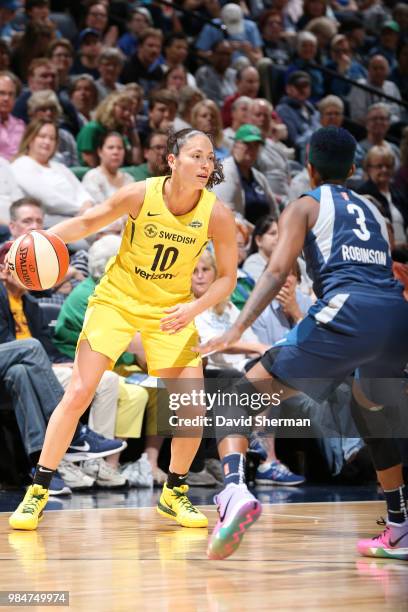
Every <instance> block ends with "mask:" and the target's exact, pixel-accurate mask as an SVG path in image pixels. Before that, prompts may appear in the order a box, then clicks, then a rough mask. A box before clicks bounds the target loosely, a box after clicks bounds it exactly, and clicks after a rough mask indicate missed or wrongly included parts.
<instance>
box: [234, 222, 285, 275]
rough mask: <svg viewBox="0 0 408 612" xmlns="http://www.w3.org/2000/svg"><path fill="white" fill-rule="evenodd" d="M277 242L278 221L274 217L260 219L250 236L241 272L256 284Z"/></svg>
mask: <svg viewBox="0 0 408 612" xmlns="http://www.w3.org/2000/svg"><path fill="white" fill-rule="evenodd" d="M277 242H278V221H277V218H276V217H275V216H274V215H266V216H264V217H260V218H259V219H258V221H257V223H256V224H255V228H254V230H253V232H252V236H251V244H250V246H249V249H248V254H247V257H246V259H245V261H244V263H243V266H242V268H243V270H244V271H245V272H246V273H247V274H248V275H249V276H250V277H251V278H253V279H254V281H255V282H257V281H258V280H259V278H260V276H261V274H262V273H263V271H264V270H265V267H266V264H267V263H268V261H269V258H270V256H271V253H272V251H273V249H274V247H275V246H276V244H277Z"/></svg>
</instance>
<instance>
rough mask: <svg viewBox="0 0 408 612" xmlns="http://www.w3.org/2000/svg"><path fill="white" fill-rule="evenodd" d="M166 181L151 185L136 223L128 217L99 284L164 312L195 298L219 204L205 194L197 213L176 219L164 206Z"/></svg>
mask: <svg viewBox="0 0 408 612" xmlns="http://www.w3.org/2000/svg"><path fill="white" fill-rule="evenodd" d="M165 179H166V177H164V176H160V177H154V178H148V179H147V180H146V193H145V198H144V201H143V204H142V208H141V210H140V213H139V215H138V216H137V217H136V218H134V217H132V216H131V215H129V217H128V220H127V223H126V228H125V231H124V234H123V238H122V243H121V246H120V249H119V253H118V255H117V256H116V258H115V260H114V262H113V264H112V265H111V266H110V267H109V269H108V270H107V273H106V274H105V276H104V278H103V279H102V281H101V283H100V285H105V287H104V288H105V289H106V283H108V284H109V287H110V288H115V287H116V288H117V289H119V290H120V292H121V293H126V295H128V296H129V297H130V298H134V299H136V300H137V301H139V302H140V303H142V304H152V305H155V306H162V307H166V306H173V305H175V304H177V303H179V302H186V301H189V300H191V299H192V292H191V277H192V274H193V271H194V267H195V264H196V262H197V260H198V258H199V257H200V255H201V253H202V252H203V250H204V248H205V246H206V244H207V242H208V224H209V220H210V216H211V212H212V209H213V206H214V202H215V199H216V196H215V195H214V194H213V193H210V192H209V191H207V189H203V190H202V192H201V197H200V199H199V201H198V203H197V205H196V206H195V207H194V208H193V210H191V211H190V212H188V213H186V214H185V215H180V216H175V215H173V214H172V213H171V212H170V211H169V209H168V208H167V207H166V205H165V203H164V199H163V185H164V181H165ZM97 294H98V288H97V289H96V296H97Z"/></svg>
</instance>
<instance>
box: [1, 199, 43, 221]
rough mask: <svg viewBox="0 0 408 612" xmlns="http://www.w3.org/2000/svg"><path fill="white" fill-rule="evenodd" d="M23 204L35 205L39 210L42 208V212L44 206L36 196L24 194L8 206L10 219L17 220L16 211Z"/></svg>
mask: <svg viewBox="0 0 408 612" xmlns="http://www.w3.org/2000/svg"><path fill="white" fill-rule="evenodd" d="M23 206H36V207H37V208H39V209H40V210H42V211H43V212H44V207H43V205H42V204H41V202H40V200H37V198H32V197H29V196H26V197H24V198H20V199H19V200H16V201H15V202H13V203H12V204H11V206H10V208H9V213H10V221H16V220H17V214H16V213H17V211H18V210H19V209H20V208H22V207H23Z"/></svg>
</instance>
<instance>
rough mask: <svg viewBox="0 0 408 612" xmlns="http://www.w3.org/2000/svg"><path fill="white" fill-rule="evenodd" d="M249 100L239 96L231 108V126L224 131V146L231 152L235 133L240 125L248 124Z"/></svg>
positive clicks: (246, 97)
mask: <svg viewBox="0 0 408 612" xmlns="http://www.w3.org/2000/svg"><path fill="white" fill-rule="evenodd" d="M251 101H252V100H251V98H248V96H241V97H239V98H237V99H236V100H235V101H234V102H233V103H232V106H231V126H230V127H227V128H225V129H224V142H225V146H226V147H228V149H229V150H230V151H231V149H232V147H233V145H234V137H235V132H236V131H237V129H238V128H240V127H241V125H244V123H249V122H248V112H249V106H250V104H251Z"/></svg>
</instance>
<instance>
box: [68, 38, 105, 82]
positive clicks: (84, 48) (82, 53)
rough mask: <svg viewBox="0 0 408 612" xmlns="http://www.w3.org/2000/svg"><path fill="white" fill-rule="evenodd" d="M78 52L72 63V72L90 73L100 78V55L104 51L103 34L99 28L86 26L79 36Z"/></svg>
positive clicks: (95, 77)
mask: <svg viewBox="0 0 408 612" xmlns="http://www.w3.org/2000/svg"><path fill="white" fill-rule="evenodd" d="M78 46H79V49H78V52H77V54H76V56H75V59H74V63H73V64H72V68H71V73H72V74H90V75H91V77H93V78H94V79H98V78H99V76H100V74H99V70H98V62H99V56H100V54H101V52H102V42H101V35H100V33H99V32H98V31H97V30H94V29H92V28H85V30H82V32H80V34H79V37H78Z"/></svg>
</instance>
